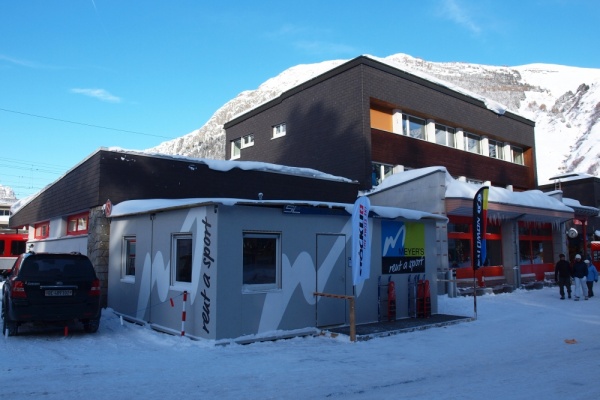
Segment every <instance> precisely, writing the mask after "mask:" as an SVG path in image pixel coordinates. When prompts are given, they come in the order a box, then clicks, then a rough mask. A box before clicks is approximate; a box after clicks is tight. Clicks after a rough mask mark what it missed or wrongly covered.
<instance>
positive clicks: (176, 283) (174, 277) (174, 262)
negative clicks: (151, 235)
mask: <svg viewBox="0 0 600 400" xmlns="http://www.w3.org/2000/svg"><path fill="white" fill-rule="evenodd" d="M184 240H185V241H188V240H189V241H190V243H189V254H185V255H184V256H189V257H190V261H189V264H190V271H189V281H188V280H178V277H179V273H178V272H179V268H180V263H179V262H180V261H181V258H182V257H180V256H179V250H180V247H179V246H178V245H179V241H184ZM193 255H194V236H193V235H192V234H191V233H189V232H188V233H185V232H181V233H173V234H172V235H171V263H170V265H171V268H170V269H171V271H170V276H171V286H172V287H182V288H184V289H186V288H190V287H191V286H192V279H193V271H194V257H193Z"/></svg>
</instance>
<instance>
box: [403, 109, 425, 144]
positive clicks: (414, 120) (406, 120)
mask: <svg viewBox="0 0 600 400" xmlns="http://www.w3.org/2000/svg"><path fill="white" fill-rule="evenodd" d="M413 124H415V125H418V126H419V127H420V129H419V130H418V132H419V134H418V135H415V134H413V132H417V130H416V129H411V126H413ZM402 134H403V135H404V136H408V137H411V138H415V139H421V140H425V139H426V138H427V120H426V119H425V118H420V117H415V116H413V115H409V114H402Z"/></svg>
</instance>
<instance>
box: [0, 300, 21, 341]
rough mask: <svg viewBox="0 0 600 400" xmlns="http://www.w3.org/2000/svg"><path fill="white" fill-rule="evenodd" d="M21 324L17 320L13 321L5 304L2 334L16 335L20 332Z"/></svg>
mask: <svg viewBox="0 0 600 400" xmlns="http://www.w3.org/2000/svg"><path fill="white" fill-rule="evenodd" d="M18 329H19V325H18V324H17V323H16V322H15V321H11V320H10V318H9V316H8V313H7V312H6V310H5V307H4V305H3V307H2V334H3V335H5V334H6V335H7V336H15V335H16V334H17V333H18Z"/></svg>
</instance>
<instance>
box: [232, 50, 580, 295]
mask: <svg viewBox="0 0 600 400" xmlns="http://www.w3.org/2000/svg"><path fill="white" fill-rule="evenodd" d="M534 127H535V123H534V122H533V121H531V120H528V119H526V118H524V117H522V116H519V115H516V114H514V113H511V112H508V111H506V110H504V109H503V107H502V106H501V105H499V104H497V103H495V102H493V101H490V100H488V99H485V98H482V97H480V96H478V95H475V94H472V93H469V92H467V91H465V90H462V89H460V88H457V87H454V86H452V85H450V84H445V83H442V82H440V81H437V80H435V79H433V78H431V79H428V78H426V77H423V76H416V75H414V74H411V73H408V72H406V71H403V70H400V69H397V68H394V67H392V66H389V65H387V64H384V63H381V62H379V61H376V60H374V59H372V58H369V57H364V56H361V57H357V58H355V59H353V60H351V61H349V62H347V63H345V64H342V65H340V66H338V67H337V68H334V69H332V70H330V71H328V72H327V73H324V74H322V75H320V76H318V77H316V78H314V79H312V80H310V81H307V82H305V83H303V84H301V85H299V86H297V87H294V88H292V89H290V90H288V91H286V92H284V93H282V94H281V95H280V96H279V97H278V98H276V99H273V100H271V101H269V102H267V103H265V104H262V105H260V106H258V107H256V108H255V109H253V110H251V111H249V112H247V113H245V114H242V115H240V116H238V117H236V118H235V119H233V120H232V121H230V122H228V123H226V124H225V130H226V140H227V144H228V145H227V152H226V157H227V158H229V159H239V160H258V161H266V162H275V163H280V164H286V165H292V166H300V167H310V168H315V169H319V170H321V171H325V172H328V173H332V174H335V175H338V176H344V177H347V178H350V179H353V180H356V181H358V182H359V185H360V188H361V189H362V190H365V191H370V190H372V189H373V188H374V187H377V188H379V187H381V186H383V185H382V182H386V181H385V179H389V178H390V177H391V176H392V175H394V176H396V175H398V174H399V173H402V174H407V173H409V172H413V171H414V172H417V171H418V170H423V169H425V170H426V169H427V168H429V167H442V168H443V170H444V173H441V172H436V173H434V174H433V175H431V176H437V178H432V177H431V176H430V174H429V173H427V172H424V173H418V174H416V175H418V176H419V177H418V178H411V179H409V178H405V179H404V180H410V182H411V183H410V184H408V183H403V184H401V185H396V186H394V188H390V189H386V191H385V195H383V194H381V193H378V194H376V195H372V196H371V197H372V201H373V203H374V204H377V205H386V206H395V207H405V208H410V209H418V210H422V211H427V212H432V213H436V214H441V215H444V216H447V217H448V218H449V223H448V225H447V226H446V225H445V224H440V225H439V226H438V230H437V231H436V232H437V241H438V249H439V252H438V256H439V260H438V271H439V272H440V275H442V276H443V275H444V274H445V273H446V272H447V271H448V269H449V268H451V267H461V266H465V267H467V266H468V267H470V266H471V265H472V261H471V253H472V250H473V246H474V244H473V239H472V238H473V229H474V226H473V219H472V209H471V207H472V202H473V199H472V197H471V198H470V197H469V196H465V195H464V193H465V192H461V193H460V195H459V196H455V195H454V194H453V193H452V190H451V187H455V186H456V185H455V184H454V183H452V182H457V183H465V184H466V185H472V190H471V191H470V192H471V194H474V193H475V191H476V190H475V188H476V187H480V186H482V185H486V186H490V187H491V188H493V189H494V190H491V191H490V206H491V207H492V209H491V210H490V213H489V215H488V216H489V219H488V232H487V235H486V242H487V244H488V250H489V251H488V260H486V263H487V266H488V267H489V269H490V270H493V271H496V272H493V273H494V274H496V273H499V274H502V275H504V276H505V277H506V278H507V280H508V281H509V282H510V283H512V284H513V285H518V284H519V283H520V278H519V277H520V275H519V274H516V275H515V274H514V273H513V271H518V272H520V273H522V274H535V276H536V279H537V280H543V279H544V277H545V273H546V272H550V271H552V270H553V268H554V263H555V262H556V259H557V256H558V254H559V253H561V252H565V251H566V248H567V244H566V240H565V238H566V235H565V224H566V223H567V222H568V221H570V220H572V218H573V217H574V215H575V212H574V210H573V208H571V207H568V206H566V205H565V204H564V203H563V201H562V193H555V194H553V195H552V196H548V195H545V194H543V193H542V192H539V191H537V190H535V189H536V188H537V174H536V160H535V136H534ZM446 173H447V174H449V176H450V178H446V177H445V174H446ZM467 192H469V191H467ZM519 192H524V194H523V196H518V195H517V193H519ZM513 193H514V195H513ZM551 197H552V198H551ZM523 198H525V199H528V201H527V202H523V201H522V199H523ZM533 199H535V200H533ZM515 267H517V268H515ZM467 270H468V269H467V268H465V269H464V271H467Z"/></svg>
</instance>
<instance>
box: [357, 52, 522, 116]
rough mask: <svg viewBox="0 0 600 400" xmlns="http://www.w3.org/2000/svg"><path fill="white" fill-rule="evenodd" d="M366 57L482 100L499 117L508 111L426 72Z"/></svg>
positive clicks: (490, 100)
mask: <svg viewBox="0 0 600 400" xmlns="http://www.w3.org/2000/svg"><path fill="white" fill-rule="evenodd" d="M364 56H365V57H367V58H371V59H373V60H375V61H379V62H381V63H383V64H387V65H390V66H392V67H394V68H396V69H398V70H400V71H405V72H408V73H409V74H411V75H415V76H417V77H419V78H422V79H425V80H427V81H429V82H432V83H435V84H436V85H439V86H443V87H446V88H448V89H450V90H452V91H454V92H457V93H460V94H463V95H465V96H467V97H471V98H473V99H477V100H480V101H482V102H483V103H484V104H485V107H486V108H487V109H488V110H490V111H492V112H495V113H496V114H498V115H504V113H505V112H506V111H507V110H508V107H507V106H505V105H503V104H500V103H498V102H497V101H495V100H492V99H489V98H487V97H484V96H482V95H480V94H477V93H474V92H471V91H470V90H467V89H465V88H462V87H460V86H457V85H454V84H452V83H450V82H446V81H443V80H441V79H438V78H436V77H434V76H431V75H428V74H426V73H424V72H421V71H418V70H415V69H403V68H401V67H399V66H398V65H396V64H393V63H390V62H389V61H388V60H386V59H385V58H381V57H375V56H371V55H368V54H365V55H364ZM511 112H512V113H513V114H515V115H517V114H516V113H515V112H514V111H511ZM523 118H525V117H523Z"/></svg>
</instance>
